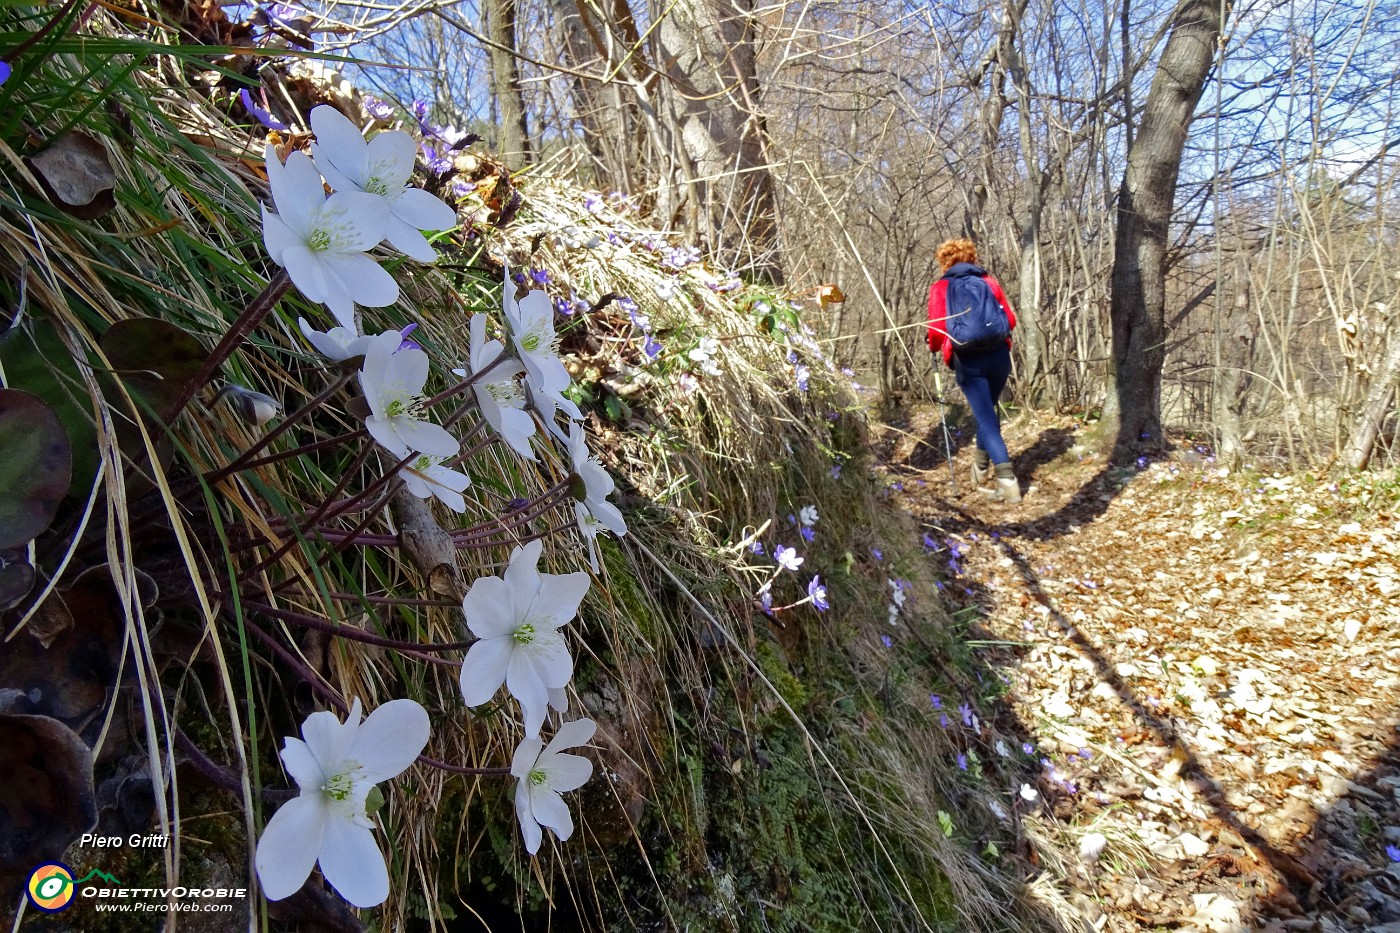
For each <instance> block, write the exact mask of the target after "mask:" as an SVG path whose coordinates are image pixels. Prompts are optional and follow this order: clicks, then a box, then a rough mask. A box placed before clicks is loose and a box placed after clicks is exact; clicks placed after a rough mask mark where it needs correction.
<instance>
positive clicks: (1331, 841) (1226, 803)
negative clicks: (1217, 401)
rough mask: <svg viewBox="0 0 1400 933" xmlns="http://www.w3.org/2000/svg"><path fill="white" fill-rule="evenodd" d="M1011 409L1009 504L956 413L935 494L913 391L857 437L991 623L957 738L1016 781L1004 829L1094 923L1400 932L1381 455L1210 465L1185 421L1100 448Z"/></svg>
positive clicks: (925, 429) (932, 439)
mask: <svg viewBox="0 0 1400 933" xmlns="http://www.w3.org/2000/svg"><path fill="white" fill-rule="evenodd" d="M1035 417H1037V418H1038V420H1036V421H1035V422H1034V423H1030V420H1029V417H1027V416H1023V417H1022V418H1021V419H1018V421H1017V423H1013V424H1011V425H1009V426H1008V428H1007V441H1008V446H1009V447H1010V448H1011V450H1012V455H1013V457H1014V458H1015V461H1016V467H1017V474H1018V475H1019V477H1020V478H1021V485H1022V489H1023V490H1028V491H1027V495H1026V499H1025V501H1024V502H1023V503H1022V504H1020V505H1015V506H1010V505H1004V504H1001V503H997V502H992V501H989V500H986V499H984V498H983V497H982V496H980V495H977V494H976V493H974V492H972V491H971V490H970V489H969V488H968V485H969V478H968V468H969V465H970V461H971V438H970V432H969V431H967V430H964V431H962V432H961V435H960V436H954V437H953V445H954V448H955V450H954V471H955V476H956V479H957V491H958V493H960V494H961V495H960V496H958V497H954V496H953V495H951V489H950V483H949V470H948V465H947V462H946V458H945V454H944V442H943V436H942V432H941V430H940V427H939V421H938V410H937V409H936V408H930V409H926V410H921V411H916V412H914V413H911V414H905V415H902V416H900V417H898V418H895V419H892V420H891V421H889V422H888V423H887V424H885V425H884V426H883V427H882V432H883V437H882V438H881V439H880V441H879V444H880V453H881V455H882V460H883V466H882V469H883V470H884V472H885V474H886V479H887V482H888V483H889V484H890V486H889V489H890V495H892V496H894V497H898V498H900V499H901V500H902V504H903V505H904V506H905V507H906V508H907V509H908V510H909V512H910V513H911V514H912V515H913V516H914V517H915V518H916V519H917V520H918V521H919V522H920V524H921V525H922V526H923V527H924V529H925V530H926V531H927V532H928V534H929V536H930V537H931V539H932V542H931V543H932V544H933V545H934V547H933V548H931V549H930V555H931V559H933V560H935V561H937V562H939V563H940V565H945V566H944V567H943V571H944V573H945V581H946V582H945V586H946V593H947V594H948V596H949V597H950V599H951V600H952V603H953V608H954V609H955V610H960V611H961V612H962V613H966V614H967V615H968V616H971V617H972V618H973V621H972V631H973V632H974V633H975V634H973V635H972V636H971V637H973V638H976V639H985V640H987V641H988V642H993V643H996V644H993V645H992V646H989V647H986V648H982V649H980V651H979V656H980V658H981V660H982V662H983V663H985V664H986V665H988V666H989V667H991V668H992V669H993V670H995V671H997V672H998V673H999V674H1001V675H1002V679H1003V680H1004V681H1005V682H1006V683H1007V685H1008V690H1007V693H1006V696H1005V702H1004V705H1003V713H1002V715H1001V716H1000V717H999V718H998V721H997V722H995V723H994V724H992V726H991V727H990V730H991V732H992V733H993V734H991V735H984V736H983V738H984V739H985V740H986V742H985V744H986V745H987V746H988V747H992V746H994V744H995V743H997V741H998V739H999V738H1000V739H1002V740H1004V742H1003V743H1002V744H1001V745H1000V747H999V748H998V752H999V753H1001V754H1003V755H1004V754H1005V749H1006V748H1007V746H1008V745H1009V744H1010V743H1011V740H1012V739H1015V746H1014V748H1013V753H1012V755H1011V757H1012V758H1013V759H1015V758H1017V757H1018V756H1019V762H1020V765H1021V766H1022V768H1023V770H1024V772H1025V777H1024V780H1027V781H1028V782H1029V783H1030V785H1031V786H1032V787H1033V788H1035V790H1036V791H1037V792H1038V796H1037V797H1036V799H1035V800H1034V801H1032V802H1029V803H1028V802H1024V801H1023V800H1018V802H1017V807H1016V809H1017V810H1018V811H1019V814H1013V815H1012V818H1014V819H1019V820H1020V830H1021V832H1020V834H1019V837H1020V838H1021V840H1022V842H1023V844H1022V846H1021V848H1022V854H1023V855H1024V856H1025V857H1026V858H1027V859H1029V860H1030V861H1031V862H1032V863H1034V864H1035V865H1036V866H1037V867H1038V868H1040V869H1043V870H1045V871H1047V872H1049V874H1050V876H1051V877H1052V878H1054V879H1055V880H1056V881H1057V882H1058V883H1059V887H1060V889H1061V890H1062V892H1063V893H1064V895H1065V896H1066V897H1067V898H1068V899H1069V900H1070V901H1071V903H1073V904H1074V905H1075V906H1076V907H1077V908H1078V909H1079V910H1080V911H1081V913H1082V914H1084V916H1085V917H1086V918H1087V919H1088V920H1089V921H1091V922H1092V923H1093V925H1094V928H1095V929H1098V930H1108V931H1115V933H1116V931H1133V930H1195V931H1221V933H1223V931H1237V930H1249V929H1267V930H1289V931H1293V930H1300V931H1301V930H1317V931H1336V930H1347V931H1353V930H1356V931H1361V930H1365V931H1372V933H1400V732H1398V731H1397V728H1400V727H1398V726H1397V722H1400V515H1398V514H1396V510H1395V507H1394V502H1395V490H1394V488H1393V484H1394V482H1395V479H1394V478H1393V477H1392V478H1390V479H1389V480H1388V482H1390V483H1391V484H1392V487H1391V488H1385V487H1383V486H1382V485H1381V484H1382V483H1384V482H1386V480H1385V479H1384V478H1383V477H1365V476H1362V477H1356V476H1350V477H1346V476H1338V477H1331V478H1329V477H1321V478H1319V477H1316V476H1312V477H1305V476H1303V475H1300V474H1281V473H1280V474H1271V473H1262V474H1261V473H1257V472H1250V471H1244V472H1240V473H1230V472H1229V471H1225V470H1222V469H1221V468H1219V467H1218V466H1217V465H1216V464H1215V463H1214V461H1213V458H1211V457H1210V456H1209V452H1208V451H1207V450H1205V449H1204V448H1192V447H1190V446H1188V445H1187V442H1185V441H1182V442H1180V443H1179V444H1178V449H1177V450H1176V451H1175V453H1174V454H1173V456H1171V457H1169V458H1164V459H1162V460H1160V461H1158V462H1154V463H1147V462H1145V461H1139V463H1138V464H1133V465H1129V466H1128V468H1126V469H1122V468H1117V469H1115V468H1110V467H1108V466H1106V465H1105V464H1104V463H1103V462H1102V461H1101V460H1095V459H1093V458H1092V457H1091V456H1089V455H1088V454H1087V452H1086V451H1085V450H1084V449H1083V448H1082V447H1080V446H1079V445H1078V441H1077V435H1078V432H1079V431H1080V429H1081V427H1082V426H1081V425H1080V424H1079V423H1078V422H1076V421H1074V420H1073V419H1069V418H1063V417H1056V416H1043V417H1042V416H1035ZM959 448H960V449H959ZM1368 483H1369V484H1371V485H1366V484H1368ZM1383 499H1385V500H1386V501H1387V502H1388V505H1382V504H1381V503H1382V500H1383ZM1387 508H1388V509H1389V511H1387ZM926 543H928V542H927V541H926ZM963 617H964V616H963V615H959V618H963ZM1027 741H1028V742H1029V743H1031V744H1032V745H1034V746H1036V748H1035V749H1031V748H1030V746H1029V745H1026V746H1022V745H1021V743H1022V742H1027ZM1023 747H1024V748H1026V749H1027V750H1028V751H1030V754H1022V753H1021V748H1023ZM1013 786H1014V785H1013ZM1094 834H1098V835H1097V836H1095V835H1094ZM1100 849H1101V851H1099V852H1098V854H1097V855H1096V854H1095V850H1100Z"/></svg>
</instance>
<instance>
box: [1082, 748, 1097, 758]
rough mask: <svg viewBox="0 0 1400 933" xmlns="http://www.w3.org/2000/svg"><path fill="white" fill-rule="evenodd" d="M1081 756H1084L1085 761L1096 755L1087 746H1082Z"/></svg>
mask: <svg viewBox="0 0 1400 933" xmlns="http://www.w3.org/2000/svg"><path fill="white" fill-rule="evenodd" d="M1079 757H1080V758H1083V759H1084V760H1085V761H1088V760H1089V759H1090V758H1093V757H1094V753H1093V752H1091V751H1089V750H1088V749H1087V748H1081V749H1080V750H1079Z"/></svg>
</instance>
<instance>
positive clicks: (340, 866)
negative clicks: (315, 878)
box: [321, 820, 389, 908]
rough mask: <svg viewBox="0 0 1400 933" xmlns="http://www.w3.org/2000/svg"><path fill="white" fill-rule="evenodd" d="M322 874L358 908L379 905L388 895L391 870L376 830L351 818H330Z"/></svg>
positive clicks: (323, 852)
mask: <svg viewBox="0 0 1400 933" xmlns="http://www.w3.org/2000/svg"><path fill="white" fill-rule="evenodd" d="M321 873H322V874H323V875H325V876H326V881H327V883H329V884H330V886H331V887H333V888H335V889H336V891H338V892H339V893H340V896H341V897H343V898H345V899H346V900H347V901H349V902H350V903H352V904H354V905H355V906H356V907H360V908H365V907H377V906H378V905H380V904H382V903H384V901H385V900H386V899H388V897H389V869H388V867H387V866H386V865H385V864H384V853H382V852H380V851H379V846H378V845H377V844H375V841H374V833H372V832H370V830H369V829H368V828H366V827H364V826H360V825H358V824H356V823H352V822H350V821H349V820H331V821H330V822H329V823H328V824H327V825H326V838H325V844H324V845H323V846H322V847H321Z"/></svg>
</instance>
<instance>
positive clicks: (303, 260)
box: [262, 104, 457, 352]
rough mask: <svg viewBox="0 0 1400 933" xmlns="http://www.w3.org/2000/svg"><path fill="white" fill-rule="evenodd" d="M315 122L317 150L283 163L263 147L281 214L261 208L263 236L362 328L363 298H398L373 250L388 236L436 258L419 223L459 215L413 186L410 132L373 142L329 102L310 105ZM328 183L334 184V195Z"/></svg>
mask: <svg viewBox="0 0 1400 933" xmlns="http://www.w3.org/2000/svg"><path fill="white" fill-rule="evenodd" d="M311 128H312V130H314V131H315V133H316V137H317V141H316V142H314V143H312V144H311V152H312V155H311V156H308V155H307V154H306V153H304V152H293V153H292V154H291V155H289V156H287V162H286V164H285V165H284V164H283V163H282V161H281V160H280V159H279V158H278V157H277V151H276V149H275V148H274V147H273V146H272V145H270V144H269V145H268V146H267V148H266V150H265V159H266V162H267V179H268V183H269V185H270V186H271V188H272V201H273V205H274V206H275V207H276V208H277V212H276V213H273V212H272V211H269V210H268V209H267V206H266V205H264V206H263V209H262V212H263V242H264V244H265V245H266V246H267V252H268V255H269V256H271V257H272V261H273V262H275V263H277V264H278V265H279V266H282V267H283V268H285V269H286V270H287V274H288V275H290V276H291V279H292V282H293V283H294V284H295V285H296V287H297V288H299V289H301V292H302V294H303V295H305V296H306V297H307V298H310V299H311V300H312V301H318V302H321V303H323V304H324V305H325V306H326V307H328V308H329V309H330V310H331V313H332V314H334V315H335V317H336V320H337V321H339V322H340V326H341V327H342V328H344V329H346V330H348V331H351V332H352V333H355V332H356V331H357V328H356V326H355V305H357V304H360V305H364V306H365V307H367V308H382V307H384V306H385V305H390V304H393V303H394V302H395V301H397V300H398V297H399V286H398V283H397V282H395V281H394V278H393V276H391V275H390V274H389V273H388V272H386V271H384V269H383V267H381V266H380V265H379V263H377V262H375V261H374V259H373V258H371V257H370V256H369V250H371V249H374V247H376V246H378V245H379V244H380V243H381V242H382V241H384V240H385V239H388V241H389V243H390V244H391V245H393V246H394V247H396V248H397V249H399V250H400V251H401V252H403V253H405V254H407V255H409V256H411V257H413V258H414V259H417V260H420V261H422V262H432V261H433V260H434V259H435V258H436V254H435V253H434V252H433V248H432V246H431V245H429V243H428V241H427V240H426V239H425V238H424V236H423V234H422V232H421V231H423V230H447V229H450V228H452V227H455V226H456V225H457V214H456V212H455V211H453V209H452V208H451V207H449V206H447V204H445V203H443V202H442V201H441V200H440V199H438V198H436V197H434V196H433V195H431V194H428V193H427V192H426V191H421V190H419V189H417V188H412V187H408V179H409V176H410V175H412V174H413V164H414V159H415V158H416V155H417V150H418V145H417V143H415V142H414V141H413V137H411V136H409V135H408V134H407V133H404V132H401V131H399V130H390V131H387V132H383V133H378V134H376V135H375V136H374V138H373V139H370V140H366V139H365V138H364V136H362V135H361V133H360V130H359V129H358V128H357V127H356V126H355V124H353V123H351V122H350V120H349V119H347V118H346V117H345V116H344V115H343V114H341V113H340V111H338V110H336V109H335V108H334V107H330V106H327V105H324V104H323V105H322V106H320V107H316V108H314V109H313V110H312V111H311ZM323 178H324V180H323ZM327 184H329V185H330V187H331V188H332V189H333V190H334V193H333V194H331V195H329V196H327V194H326V185H327ZM303 330H307V328H305V327H304V328H303ZM337 342H338V343H341V344H342V345H343V344H344V343H346V342H348V341H337ZM317 349H318V350H321V347H320V346H319V345H317ZM321 352H325V351H324V350H321Z"/></svg>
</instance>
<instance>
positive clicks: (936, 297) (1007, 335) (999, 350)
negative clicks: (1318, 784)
mask: <svg viewBox="0 0 1400 933" xmlns="http://www.w3.org/2000/svg"><path fill="white" fill-rule="evenodd" d="M936 256H937V258H938V265H939V266H940V267H942V269H943V276H942V278H940V279H939V280H938V281H936V282H934V283H933V285H932V286H931V287H930V288H929V290H928V348H929V350H931V351H932V352H934V353H937V354H941V355H942V356H943V363H944V365H946V366H949V367H952V369H953V372H954V373H955V374H956V378H957V381H958V386H959V388H961V389H962V390H963V395H965V396H966V397H967V404H968V406H969V407H971V409H972V414H973V417H975V418H976V419H977V452H976V455H975V456H974V457H973V462H972V486H973V488H974V489H977V490H979V491H980V492H982V493H985V494H987V495H990V496H991V497H992V498H993V499H998V500H1000V501H1002V502H1020V501H1021V486H1020V484H1019V483H1018V482H1017V481H1016V474H1015V473H1014V472H1012V469H1011V455H1010V454H1008V453H1007V452H1006V442H1005V441H1003V440H1002V439H1001V421H1000V420H999V419H998V418H997V400H998V399H999V398H1001V390H1002V389H1004V388H1005V387H1006V380H1007V378H1008V377H1010V375H1011V331H1012V329H1013V328H1014V327H1015V326H1016V313H1015V312H1014V311H1012V310H1011V303H1010V302H1009V301H1007V300H1006V293H1005V292H1003V291H1002V290H1001V285H999V284H998V283H997V280H996V279H994V278H992V277H991V276H990V275H988V274H987V270H986V269H983V268H982V267H981V266H979V265H977V247H976V246H975V245H973V243H972V241H971V240H948V241H946V242H944V243H943V245H942V246H939V247H938V252H937V254H936ZM993 470H995V475H996V484H995V485H994V486H993V487H992V488H991V489H984V488H982V484H983V483H985V482H986V481H987V478H988V477H989V476H991V475H992V473H993Z"/></svg>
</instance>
